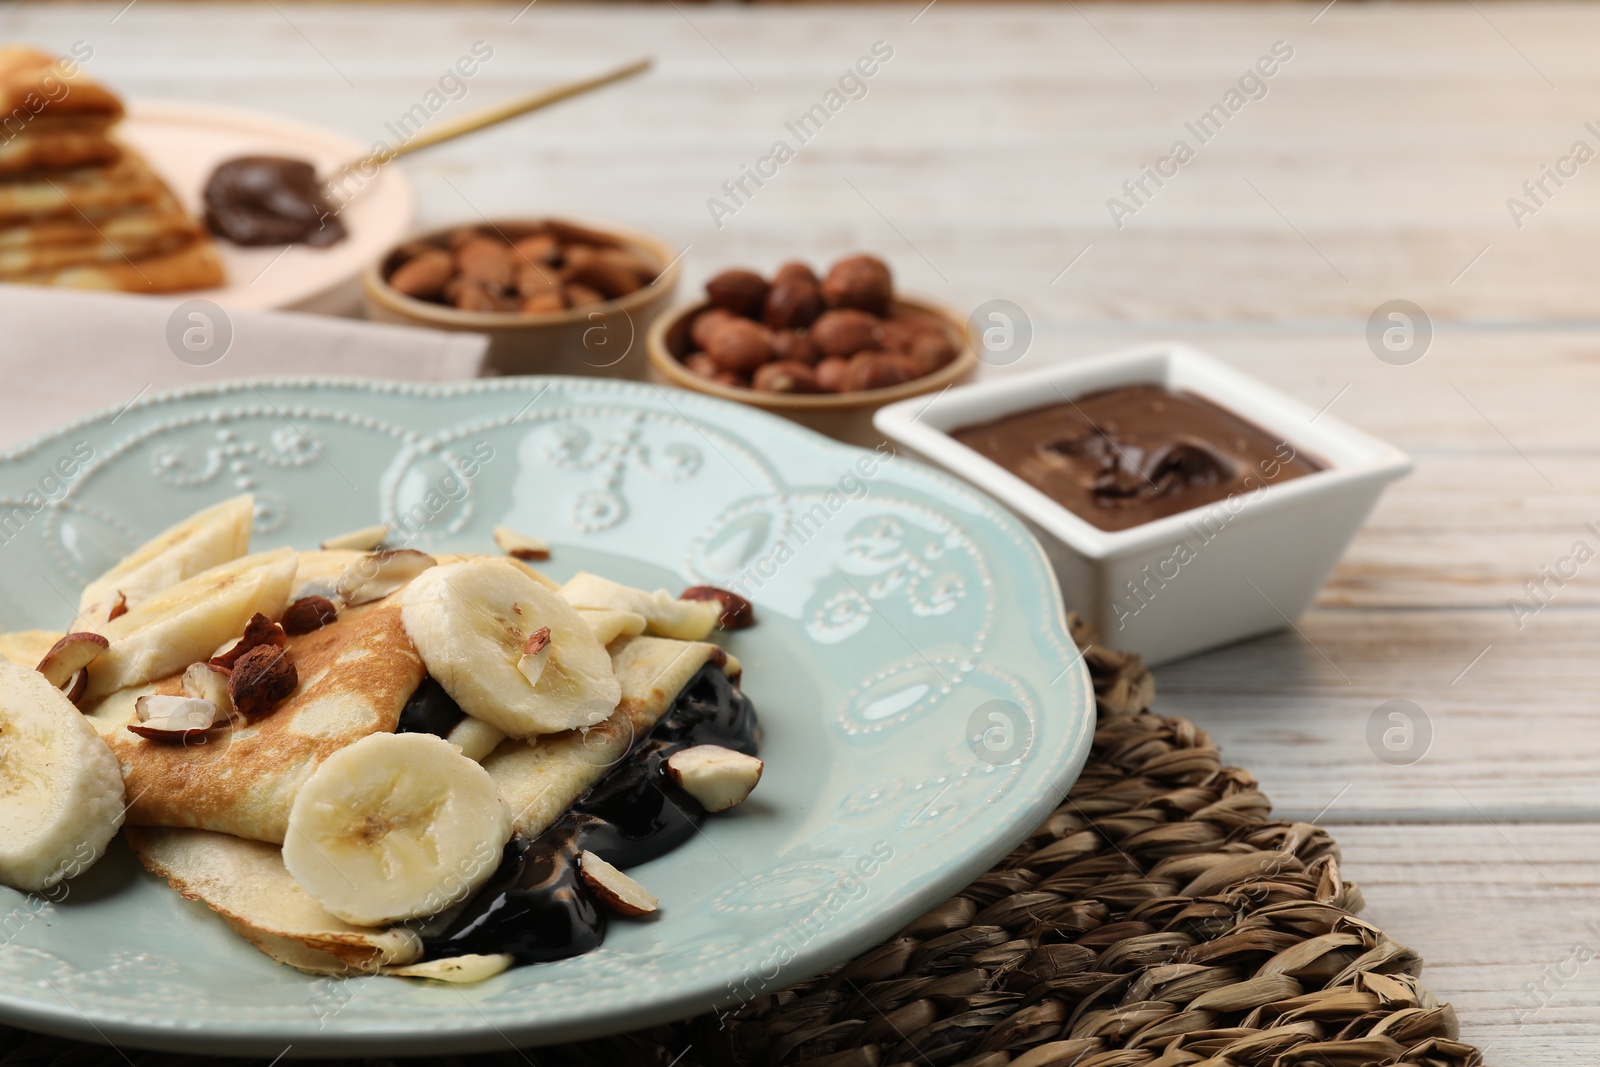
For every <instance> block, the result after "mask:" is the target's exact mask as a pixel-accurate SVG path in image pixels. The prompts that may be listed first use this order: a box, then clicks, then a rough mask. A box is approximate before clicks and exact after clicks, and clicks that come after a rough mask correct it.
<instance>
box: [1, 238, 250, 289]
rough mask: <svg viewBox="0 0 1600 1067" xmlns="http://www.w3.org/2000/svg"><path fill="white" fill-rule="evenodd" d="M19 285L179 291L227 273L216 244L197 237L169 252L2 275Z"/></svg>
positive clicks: (220, 279)
mask: <svg viewBox="0 0 1600 1067" xmlns="http://www.w3.org/2000/svg"><path fill="white" fill-rule="evenodd" d="M6 280H7V281H12V282H18V283H21V284H23V285H57V286H62V287H65V288H69V289H100V290H111V291H117V292H124V293H179V292H184V291H185V290H189V289H210V288H213V287H215V286H218V285H221V284H223V283H224V282H225V281H226V280H227V274H226V272H225V271H224V270H223V266H222V258H221V257H220V256H218V255H217V249H216V246H215V245H213V244H212V243H211V241H210V240H209V239H208V238H205V237H199V238H196V239H194V240H191V241H190V242H189V243H188V244H185V245H181V246H179V247H178V248H176V249H174V250H172V251H170V252H159V253H156V254H155V255H150V256H144V257H141V258H137V259H117V260H113V261H109V262H102V263H89V264H83V265H79V266H72V267H62V268H60V269H57V270H42V271H31V272H28V273H26V274H18V275H16V276H14V277H10V278H7V279H6Z"/></svg>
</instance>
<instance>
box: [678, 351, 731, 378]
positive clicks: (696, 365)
mask: <svg viewBox="0 0 1600 1067" xmlns="http://www.w3.org/2000/svg"><path fill="white" fill-rule="evenodd" d="M683 365H684V366H685V367H687V368H689V373H690V374H695V375H699V376H700V377H702V378H706V379H710V380H715V379H716V377H717V375H718V374H721V373H722V371H721V370H720V369H718V367H717V361H716V360H714V359H712V358H711V357H710V356H708V355H706V354H705V353H704V352H690V353H689V354H688V355H687V356H685V357H683Z"/></svg>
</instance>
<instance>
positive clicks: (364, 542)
mask: <svg viewBox="0 0 1600 1067" xmlns="http://www.w3.org/2000/svg"><path fill="white" fill-rule="evenodd" d="M388 536H389V527H388V526H386V525H382V524H380V525H377V526H363V527H361V529H359V530H351V531H350V532H349V533H342V534H340V535H339V536H337V537H330V538H328V539H327V540H326V541H324V542H322V546H321V547H322V548H323V549H324V550H325V551H333V550H335V549H340V548H343V549H354V550H355V551H357V552H371V551H372V550H373V549H375V548H377V547H378V546H379V545H381V544H383V539H384V538H385V537H388Z"/></svg>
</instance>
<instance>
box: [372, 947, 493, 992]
mask: <svg viewBox="0 0 1600 1067" xmlns="http://www.w3.org/2000/svg"><path fill="white" fill-rule="evenodd" d="M515 962H516V960H515V959H514V958H512V957H511V956H509V955H507V954H506V953H503V952H497V953H495V954H494V955H491V956H482V955H470V956H451V957H450V958H449V959H447V960H427V961H425V962H423V963H410V964H407V965H406V966H404V967H385V968H384V969H383V973H384V974H392V975H395V976H396V977H399V978H431V979H433V980H434V981H435V982H452V983H454V984H456V985H462V984H465V983H469V982H481V981H483V980H484V979H486V978H493V977H494V976H495V975H497V974H499V973H500V972H501V971H504V970H505V969H506V968H507V967H510V966H511V965H512V964H513V963H515Z"/></svg>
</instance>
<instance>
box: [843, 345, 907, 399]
mask: <svg viewBox="0 0 1600 1067" xmlns="http://www.w3.org/2000/svg"><path fill="white" fill-rule="evenodd" d="M919 377H921V375H919V374H918V373H917V368H916V366H915V364H913V363H912V361H911V358H910V357H909V356H902V355H899V354H898V353H894V352H862V353H860V354H858V355H855V356H852V357H851V358H850V365H849V366H848V367H846V368H845V372H844V391H845V392H847V393H860V392H865V391H866V390H868V389H887V388H889V387H890V386H891V385H900V384H901V383H903V382H909V381H911V380H912V379H913V378H919Z"/></svg>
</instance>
